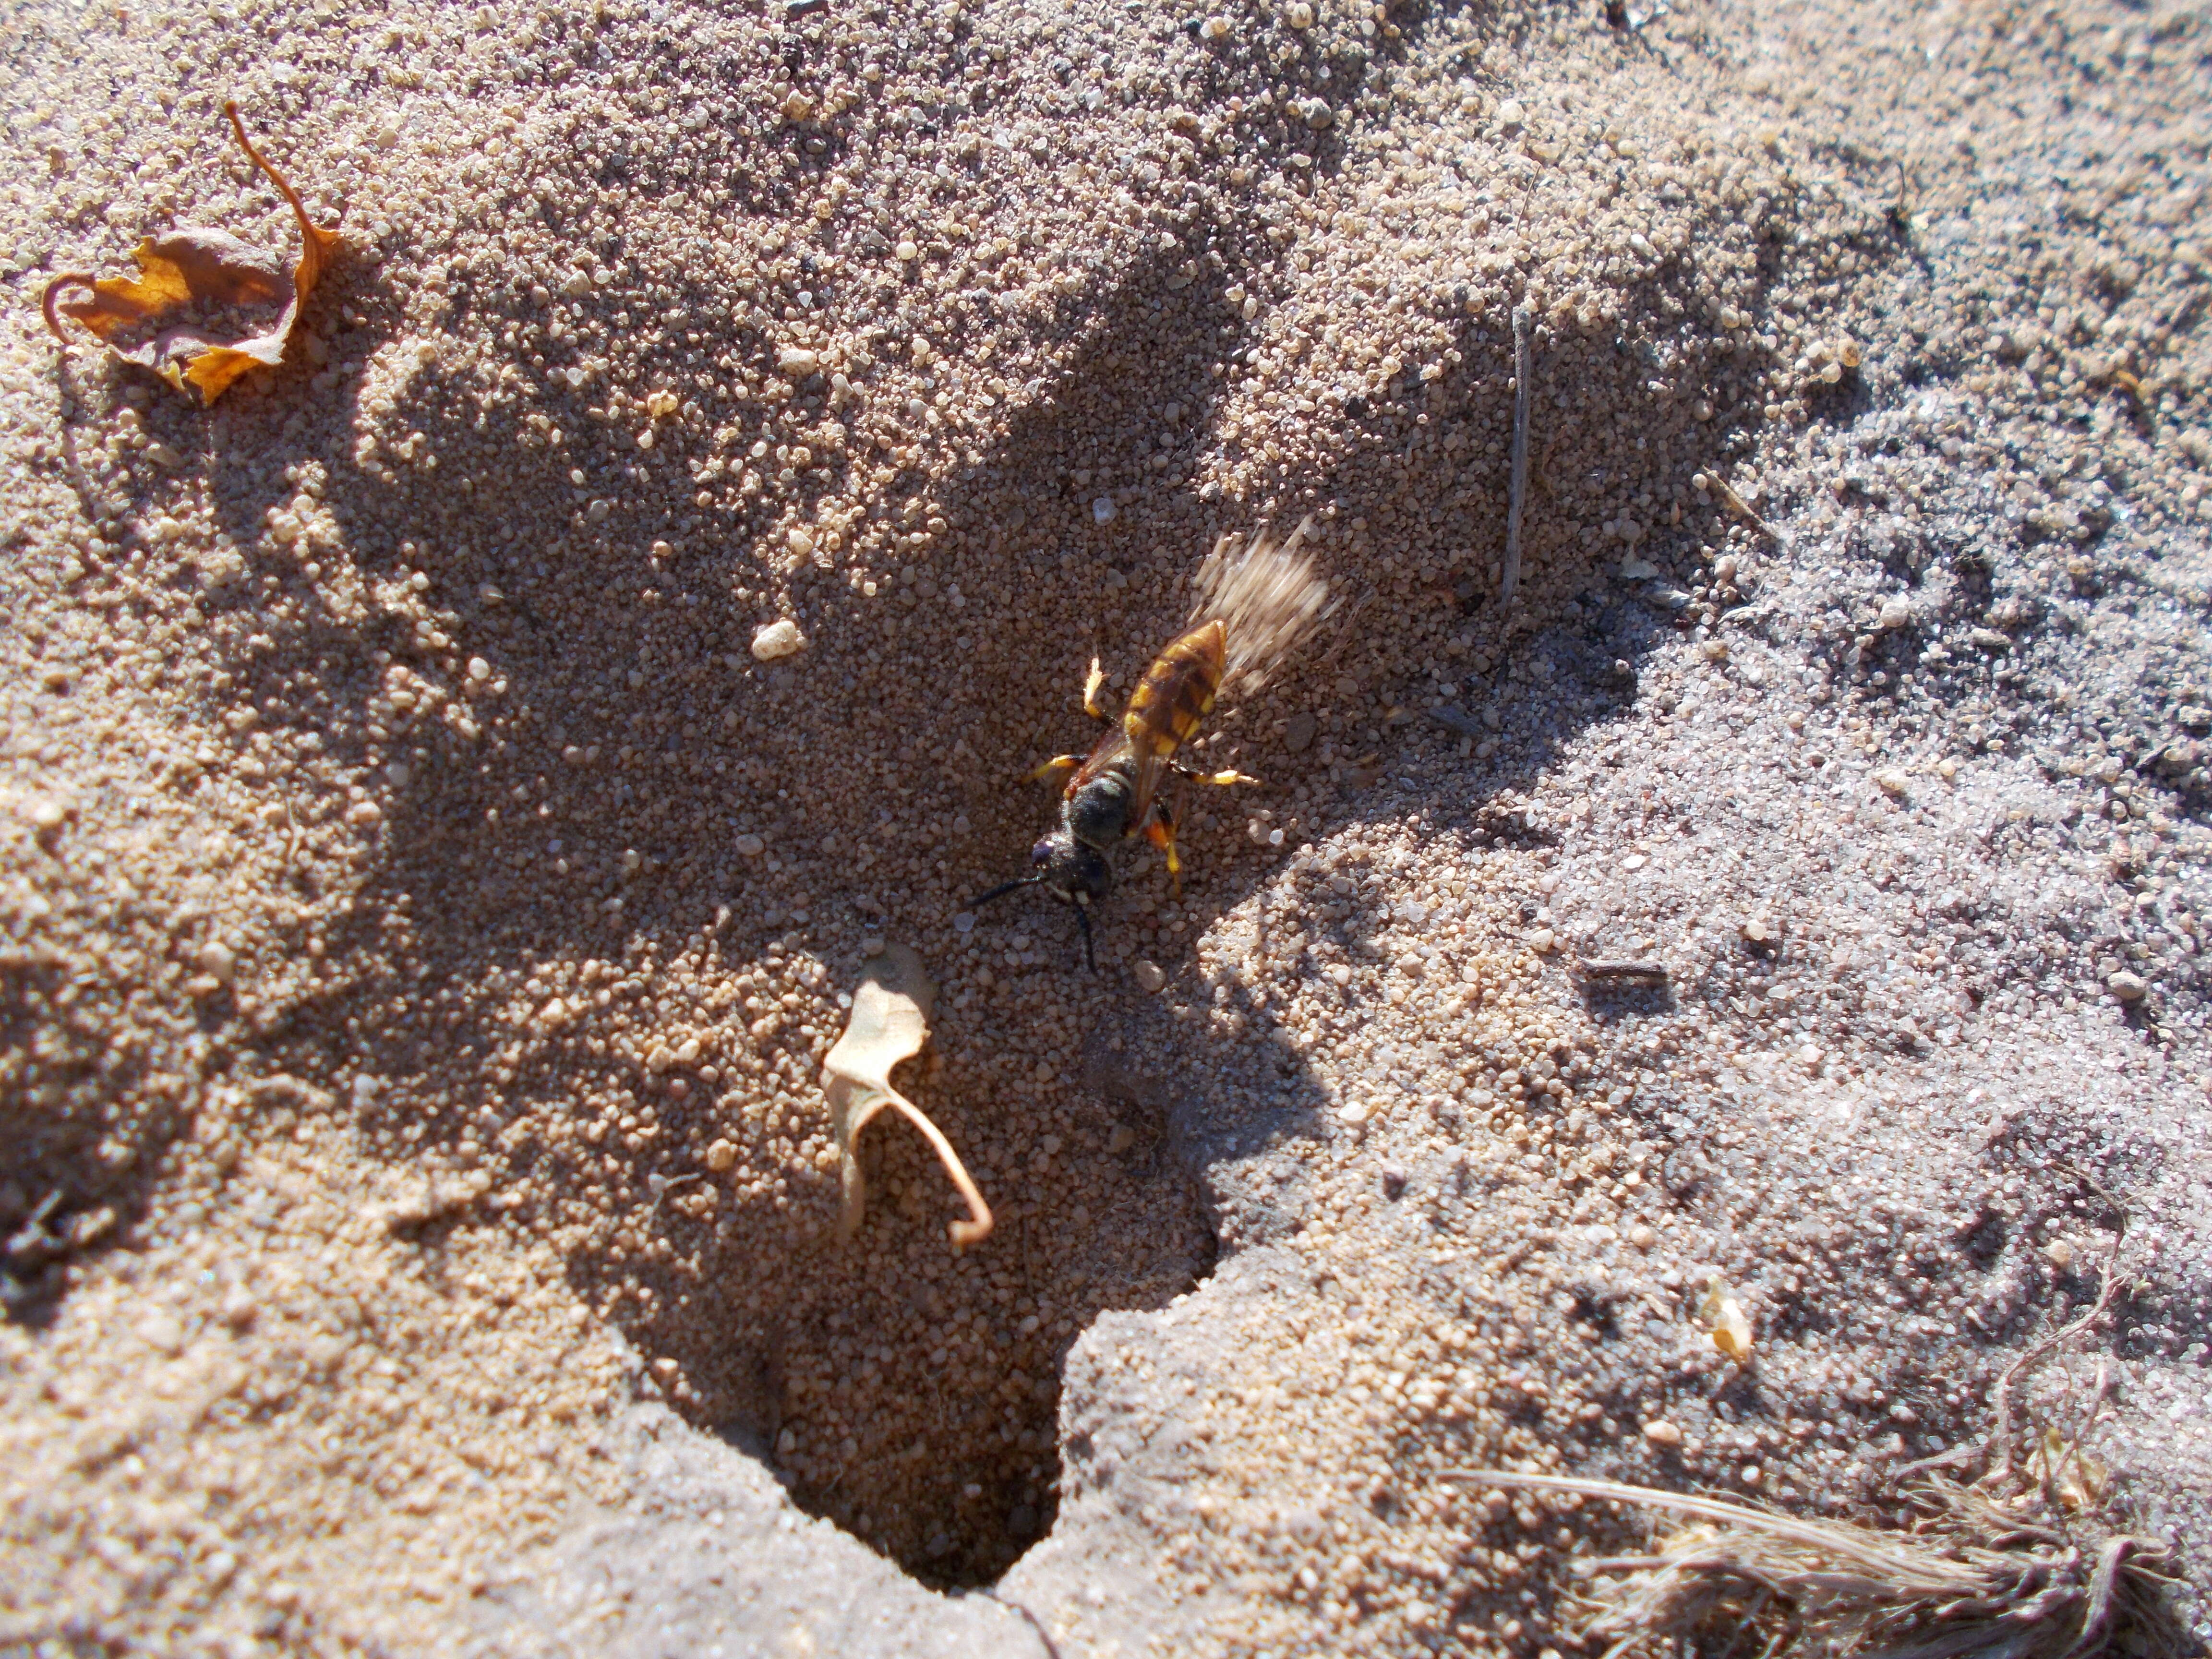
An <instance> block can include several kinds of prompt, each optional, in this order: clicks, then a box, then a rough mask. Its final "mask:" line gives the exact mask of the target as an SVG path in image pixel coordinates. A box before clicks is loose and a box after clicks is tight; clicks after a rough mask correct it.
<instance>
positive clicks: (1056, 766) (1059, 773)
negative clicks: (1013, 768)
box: [1022, 755, 1083, 787]
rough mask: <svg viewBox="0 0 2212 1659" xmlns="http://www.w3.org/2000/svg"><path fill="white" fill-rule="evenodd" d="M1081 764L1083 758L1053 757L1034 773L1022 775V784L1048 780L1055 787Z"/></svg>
mask: <svg viewBox="0 0 2212 1659" xmlns="http://www.w3.org/2000/svg"><path fill="white" fill-rule="evenodd" d="M1082 764H1083V757H1082V756H1080V755H1054V757H1052V758H1051V759H1050V760H1048V761H1047V762H1046V763H1044V764H1043V765H1042V766H1040V767H1038V768H1037V769H1036V770H1035V771H1033V772H1025V773H1024V774H1023V775H1022V781H1023V782H1024V783H1042V782H1044V781H1046V780H1047V779H1050V780H1051V781H1052V782H1053V784H1054V786H1055V787H1056V786H1058V785H1059V784H1060V781H1062V780H1063V779H1065V778H1066V776H1067V775H1068V774H1069V773H1070V772H1073V770H1074V769H1076V768H1077V767H1079V766H1080V765H1082Z"/></svg>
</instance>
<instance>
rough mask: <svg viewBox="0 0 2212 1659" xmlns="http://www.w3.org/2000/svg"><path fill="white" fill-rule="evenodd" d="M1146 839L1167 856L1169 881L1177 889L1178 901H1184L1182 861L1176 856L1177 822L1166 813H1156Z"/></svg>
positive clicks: (1147, 826)
mask: <svg viewBox="0 0 2212 1659" xmlns="http://www.w3.org/2000/svg"><path fill="white" fill-rule="evenodd" d="M1145 839H1146V841H1148V842H1152V845H1153V846H1155V847H1157V848H1159V849H1160V851H1161V852H1162V853H1164V854H1166V855H1167V860H1168V880H1169V882H1170V884H1173V886H1174V888H1175V896H1176V902H1177V903H1181V902H1182V860H1181V859H1179V858H1177V857H1176V844H1175V842H1176V824H1175V820H1174V819H1173V818H1171V817H1168V816H1167V815H1166V814H1165V813H1164V812H1160V813H1155V814H1154V815H1153V817H1152V822H1151V823H1147V824H1146V826H1145Z"/></svg>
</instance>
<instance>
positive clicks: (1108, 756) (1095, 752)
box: [1064, 724, 1130, 795]
mask: <svg viewBox="0 0 2212 1659" xmlns="http://www.w3.org/2000/svg"><path fill="white" fill-rule="evenodd" d="M1129 748H1130V744H1129V733H1128V731H1127V728H1126V727H1125V726H1121V725H1118V724H1117V725H1115V726H1113V727H1112V728H1111V729H1110V730H1109V731H1108V732H1107V733H1106V735H1105V736H1104V737H1103V738H1099V739H1098V742H1097V746H1096V747H1095V748H1093V749H1092V750H1091V753H1090V754H1089V755H1087V756H1086V757H1085V758H1084V762H1083V764H1082V765H1080V766H1079V767H1077V768H1076V769H1075V775H1073V777H1071V778H1069V779H1068V781H1067V787H1066V791H1065V792H1064V793H1066V794H1069V795H1073V794H1074V793H1075V792H1076V791H1077V790H1079V789H1080V788H1082V787H1083V786H1084V785H1085V784H1086V783H1088V782H1090V781H1091V779H1093V778H1095V777H1097V776H1098V775H1099V774H1101V773H1102V772H1104V771H1105V770H1106V769H1108V768H1109V767H1111V766H1112V765H1113V764H1114V763H1115V762H1116V761H1118V760H1120V759H1121V757H1122V756H1124V755H1126V754H1127V753H1128V752H1129Z"/></svg>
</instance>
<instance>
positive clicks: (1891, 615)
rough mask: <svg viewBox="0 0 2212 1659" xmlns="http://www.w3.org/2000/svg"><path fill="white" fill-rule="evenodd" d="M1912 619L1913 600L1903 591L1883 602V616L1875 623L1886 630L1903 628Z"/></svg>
mask: <svg viewBox="0 0 2212 1659" xmlns="http://www.w3.org/2000/svg"><path fill="white" fill-rule="evenodd" d="M1911 620H1912V601H1911V600H1910V599H1906V598H1905V595H1904V594H1902V593H1893V594H1891V595H1890V596H1889V597H1888V598H1887V599H1884V600H1883V601H1882V602H1881V619H1880V620H1879V621H1878V622H1877V623H1875V626H1876V627H1878V628H1880V629H1883V630H1884V631H1885V632H1886V631H1887V630H1888V629H1893V628H1902V627H1904V626H1905V623H1909V622H1911Z"/></svg>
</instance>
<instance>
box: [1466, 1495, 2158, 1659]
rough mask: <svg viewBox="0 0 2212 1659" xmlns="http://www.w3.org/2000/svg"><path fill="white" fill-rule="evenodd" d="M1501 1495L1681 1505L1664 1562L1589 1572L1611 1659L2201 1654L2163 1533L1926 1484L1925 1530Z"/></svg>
mask: <svg viewBox="0 0 2212 1659" xmlns="http://www.w3.org/2000/svg"><path fill="white" fill-rule="evenodd" d="M1457 1478H1459V1479H1462V1480H1471V1481H1480V1482H1482V1483H1484V1484H1486V1485H1489V1486H1503V1487H1517V1488H1520V1489H1522V1490H1525V1491H1531V1492H1559V1493H1567V1494H1572V1495H1574V1496H1576V1497H1579V1498H1590V1499H1596V1500H1601V1501H1611V1502H1614V1503H1620V1504H1632V1505H1635V1506H1638V1507H1640V1508H1644V1509H1649V1510H1669V1511H1672V1512H1673V1513H1674V1514H1676V1515H1679V1516H1684V1517H1686V1521H1687V1524H1686V1525H1684V1526H1682V1527H1680V1528H1679V1529H1677V1530H1676V1531H1674V1532H1673V1533H1672V1534H1669V1535H1668V1536H1667V1537H1665V1538H1663V1539H1662V1540H1660V1541H1658V1542H1657V1543H1656V1546H1655V1547H1654V1548H1652V1549H1651V1550H1650V1552H1648V1553H1644V1554H1642V1555H1636V1556H1626V1557H1612V1558H1606V1559H1598V1560H1595V1561H1591V1562H1589V1563H1587V1564H1586V1565H1584V1566H1583V1568H1582V1571H1583V1573H1584V1574H1585V1575H1587V1576H1588V1577H1592V1578H1598V1579H1602V1580H1603V1582H1602V1583H1599V1584H1597V1585H1595V1586H1594V1587H1593V1591H1592V1593H1591V1594H1590V1595H1589V1609H1590V1616H1589V1621H1588V1623H1587V1624H1586V1625H1585V1626H1584V1627H1583V1632H1582V1634H1583V1640H1584V1641H1585V1642H1592V1643H1602V1644H1605V1645H1604V1650H1603V1651H1604V1656H1605V1659H1623V1656H1626V1655H1631V1654H1637V1653H1646V1652H1649V1653H1654V1654H1656V1653H1672V1652H1674V1651H1676V1650H1678V1647H1679V1644H1681V1643H1682V1642H1684V1641H1693V1642H1698V1643H1699V1644H1700V1645H1701V1646H1702V1645H1704V1644H1705V1643H1707V1642H1717V1641H1725V1643H1726V1644H1727V1647H1728V1650H1729V1651H1735V1650H1739V1649H1741V1650H1742V1651H1744V1652H1746V1653H1750V1652H1753V1651H1756V1652H1759V1653H1760V1654H1762V1655H1773V1654H1778V1653H1785V1652H1805V1653H1826V1654H1835V1655H1866V1656H1877V1655H1878V1656H1881V1659H1954V1656H1968V1655H1973V1656H1984V1659H2062V1656H2066V1659H2088V1656H2092V1655H2097V1654H2104V1653H2124V1654H2127V1655H2129V1656H2130V1659H2165V1656H2169V1655H2178V1654H2179V1653H2181V1652H2182V1651H2184V1638H2183V1636H2182V1632H2181V1631H2180V1628H2179V1626H2178V1625H2177V1624H2176V1622H2175V1620H2174V1619H2173V1615H2172V1610H2171V1607H2169V1605H2168V1602H2167V1592H2168V1589H2169V1588H2170V1587H2171V1585H2172V1583H2173V1581H2172V1579H2170V1578H2169V1577H2167V1576H2166V1573H2165V1572H2164V1571H2162V1569H2163V1568H2164V1567H2165V1565H2166V1563H2167V1560H2168V1553H2167V1551H2166V1548H2165V1547H2164V1546H2163V1545H2160V1544H2159V1543H2157V1542H2156V1541H2153V1540H2148V1539H2143V1538H2137V1537H2132V1536H2127V1535H2124V1534H2108V1535H2091V1534H2087V1533H2086V1532H2083V1531H2082V1530H2081V1529H2080V1528H2068V1527H2067V1526H2066V1525H2065V1524H2064V1523H2063V1522H2062V1521H2057V1520H2056V1519H2054V1518H2052V1517H2051V1516H2049V1515H2048V1514H2044V1513H2039V1512H2038V1511H2037V1510H2035V1509H2034V1507H2033V1500H2032V1498H2031V1499H2030V1500H2029V1512H2027V1513H2022V1510H2021V1505H2020V1504H2018V1503H2015V1502H2002V1501H1996V1500H1994V1499H1993V1498H1991V1497H1990V1496H1987V1495H1984V1493H1982V1492H1978V1491H1975V1490H1972V1489H1968V1488H1964V1487H1960V1486H1954V1485H1950V1484H1948V1483H1936V1484H1931V1485H1929V1486H1926V1487H1923V1488H1921V1489H1920V1490H1919V1491H1918V1492H1917V1493H1916V1494H1915V1497H1916V1500H1917V1503H1918V1504H1919V1506H1920V1507H1921V1508H1922V1509H1923V1511H1924V1519H1923V1523H1922V1524H1921V1525H1920V1526H1918V1527H1917V1528H1916V1529H1915V1530H1913V1531H1911V1532H1910V1533H1884V1532H1881V1531H1877V1530H1875V1528H1870V1527H1867V1526H1863V1525H1860V1524H1857V1523H1853V1522H1832V1521H1812V1520H1802V1519H1799V1518H1798V1517H1796V1516H1787V1515H1778V1514H1773V1513H1771V1512H1769V1511H1767V1510H1754V1509H1751V1508H1748V1507H1747V1506H1745V1505H1742V1504H1734V1503H1727V1502H1723V1501H1721V1500H1718V1499H1716V1498H1699V1497H1692V1496H1687V1495H1685V1494H1682V1493H1679V1492H1662V1491H1658V1490H1656V1489H1654V1488H1651V1487H1647V1486H1626V1485H1622V1484H1620V1483H1618V1482H1615V1481H1610V1480H1575V1479H1571V1478H1568V1477H1563V1476H1555V1475H1534V1474H1510V1473H1506V1472H1504V1471H1500V1470H1495V1469H1480V1470H1471V1471H1467V1472H1464V1473H1463V1474H1461V1475H1459V1476H1458V1477H1457Z"/></svg>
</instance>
